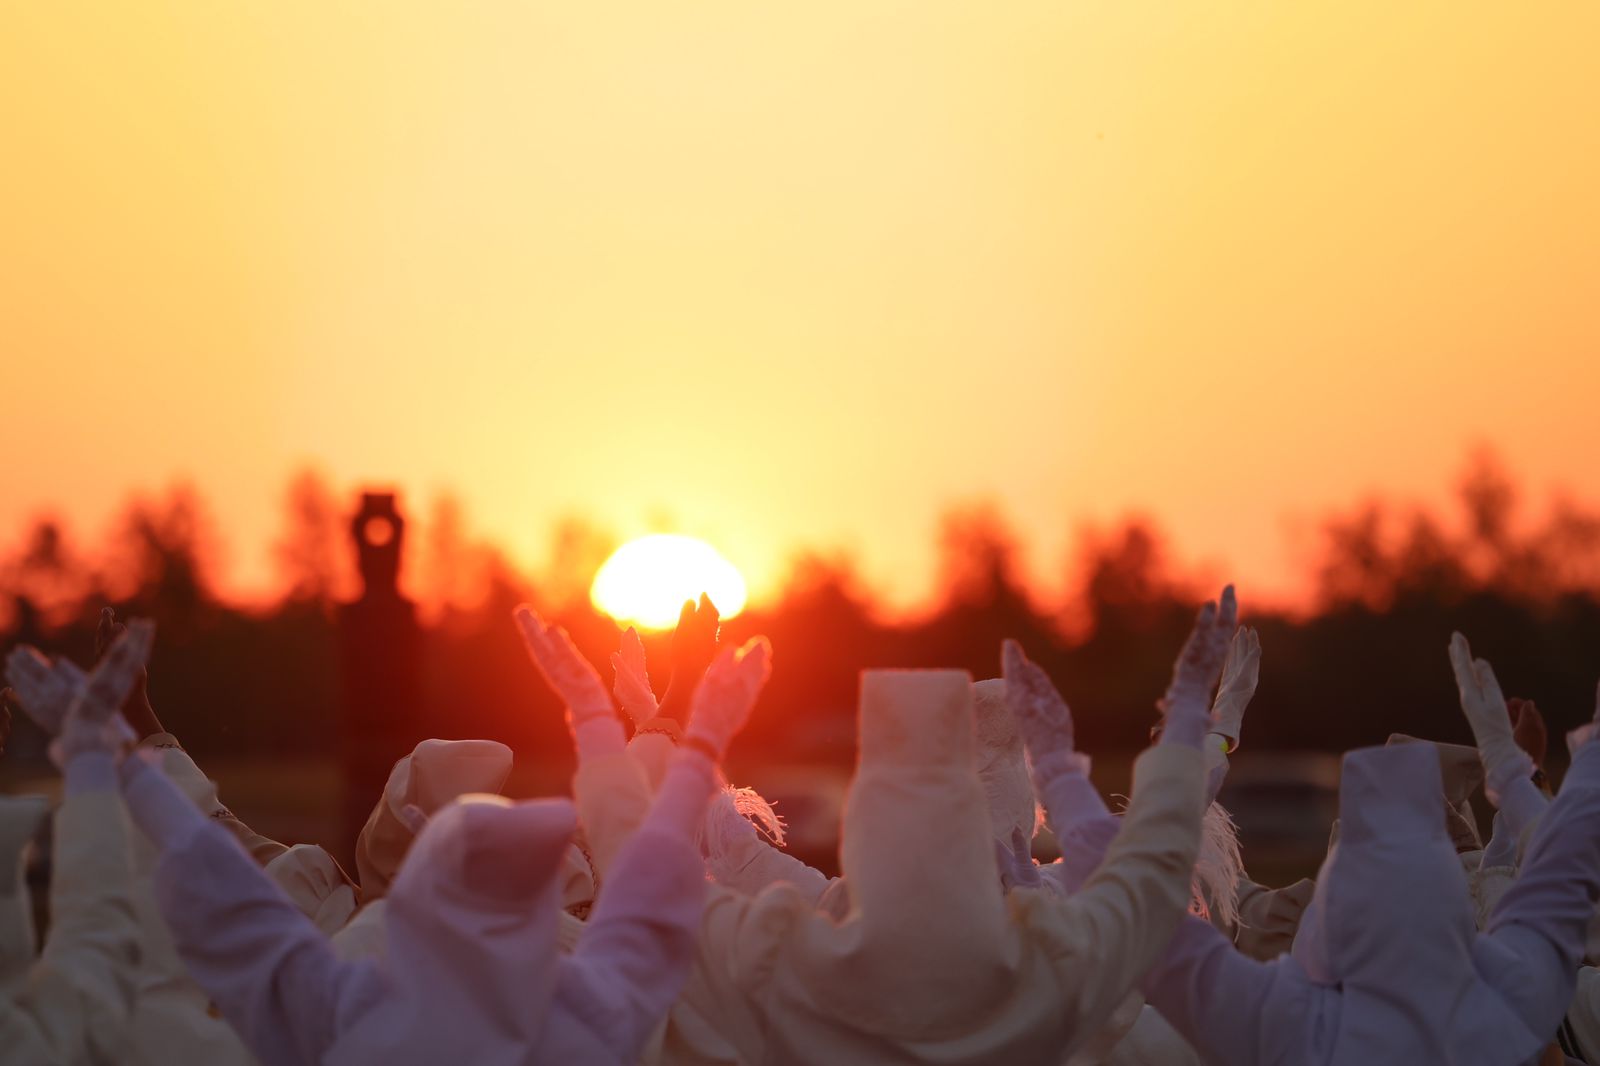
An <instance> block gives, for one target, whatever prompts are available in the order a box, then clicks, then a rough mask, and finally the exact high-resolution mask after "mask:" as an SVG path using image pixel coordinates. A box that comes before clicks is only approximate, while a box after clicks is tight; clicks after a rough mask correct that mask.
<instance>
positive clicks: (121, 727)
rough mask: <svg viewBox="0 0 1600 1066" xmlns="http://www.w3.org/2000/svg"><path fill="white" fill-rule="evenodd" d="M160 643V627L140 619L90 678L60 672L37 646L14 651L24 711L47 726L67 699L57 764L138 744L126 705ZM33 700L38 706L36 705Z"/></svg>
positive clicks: (54, 754)
mask: <svg viewBox="0 0 1600 1066" xmlns="http://www.w3.org/2000/svg"><path fill="white" fill-rule="evenodd" d="M154 642H155V624H154V623H152V622H149V621H146V620H142V619H135V620H134V621H132V622H130V623H129V624H128V627H127V631H126V632H125V633H123V634H122V635H121V636H120V637H118V638H117V639H116V641H115V642H114V643H113V644H112V645H111V647H110V648H109V649H108V650H107V651H106V654H105V656H104V657H103V658H102V659H101V660H100V664H99V665H98V666H96V667H95V669H94V671H93V672H92V673H90V674H89V675H88V676H87V677H83V674H82V671H80V670H78V669H77V668H76V667H72V668H71V669H67V670H62V669H57V668H56V667H54V666H53V665H52V664H51V663H50V662H49V660H47V659H46V658H45V657H44V656H43V655H41V654H40V653H39V652H38V651H37V650H36V649H34V648H31V647H19V648H16V649H14V650H13V651H12V653H11V655H10V656H9V657H8V659H7V662H6V674H7V678H8V680H10V682H11V687H12V688H13V689H14V690H16V692H17V696H18V699H19V700H20V701H21V702H22V709H23V710H24V711H27V712H28V714H29V716H30V717H32V718H34V719H35V721H37V722H38V723H39V725H40V727H41V728H48V726H49V724H52V723H55V722H56V708H57V707H58V706H59V701H60V700H61V698H62V696H63V695H65V697H66V710H65V711H64V712H62V713H61V715H60V717H59V722H58V724H59V731H58V732H57V733H56V737H55V740H54V741H53V742H52V743H51V745H50V757H51V759H52V760H53V761H54V762H55V763H56V765H57V766H61V767H65V766H66V764H67V763H68V762H70V761H72V759H73V757H74V756H77V755H80V754H83V753H85V752H96V751H100V752H105V753H107V754H110V755H118V754H120V753H121V752H122V750H123V748H124V747H125V746H127V745H129V744H132V743H133V742H134V741H136V740H138V737H137V736H135V735H134V732H133V730H132V729H130V728H129V727H128V724H127V723H126V722H124V721H123V720H122V713H121V712H122V704H123V702H124V701H125V700H126V699H127V698H128V693H129V692H131V691H133V685H134V682H135V681H136V680H137V679H138V676H139V671H141V670H143V669H144V666H145V663H146V661H147V660H148V659H149V658H150V647H151V645H152V644H153V643H154ZM78 678H82V680H76V679H78ZM30 699H31V700H34V701H36V702H35V703H33V704H30V702H29V701H30ZM35 708H37V709H35Z"/></svg>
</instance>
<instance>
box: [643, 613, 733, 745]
mask: <svg viewBox="0 0 1600 1066" xmlns="http://www.w3.org/2000/svg"><path fill="white" fill-rule="evenodd" d="M721 621H722V616H721V614H720V613H719V612H718V611H717V605H716V604H714V603H712V602H711V598H710V597H709V596H705V595H701V597H700V602H699V603H698V604H696V603H695V602H694V601H693V600H686V601H684V604H683V610H682V611H681V612H679V614H678V628H677V629H675V630H673V632H672V681H671V682H670V683H669V684H668V685H667V693H666V695H665V696H663V697H662V698H661V709H660V711H659V712H658V713H659V714H660V715H661V716H662V717H663V718H672V719H674V720H676V721H677V722H678V724H679V725H686V724H687V723H688V719H689V716H690V715H691V714H692V713H693V710H694V693H695V689H696V687H697V686H698V685H699V684H700V679H701V678H702V677H704V676H705V672H706V670H707V668H708V667H710V665H711V661H712V660H713V659H715V658H716V657H717V627H718V626H719V625H720V623H721Z"/></svg>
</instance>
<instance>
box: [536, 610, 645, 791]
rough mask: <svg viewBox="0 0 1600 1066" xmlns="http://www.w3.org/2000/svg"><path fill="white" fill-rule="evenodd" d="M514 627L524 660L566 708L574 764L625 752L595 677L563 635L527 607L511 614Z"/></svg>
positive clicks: (623, 740)
mask: <svg viewBox="0 0 1600 1066" xmlns="http://www.w3.org/2000/svg"><path fill="white" fill-rule="evenodd" d="M515 618H516V620H517V627H518V628H519V629H521V630H522V643H523V644H524V645H525V646H526V647H527V649H528V657H529V658H531V659H532V660H533V665H534V666H536V667H538V668H539V673H540V674H542V675H543V676H544V679H545V683H546V684H548V685H549V686H550V687H551V689H553V690H554V691H555V693H556V695H558V696H560V697H561V700H562V702H563V703H565V704H566V708H567V727H568V728H569V729H571V730H572V743H573V746H574V747H575V748H576V749H577V752H578V762H579V763H580V764H582V763H583V762H585V761H587V760H589V759H594V758H600V757H602V756H606V755H614V754H617V753H618V752H620V751H622V750H623V749H624V748H625V747H626V746H627V742H628V740H627V737H626V736H624V735H623V732H622V723H621V722H619V721H617V712H616V708H614V707H612V706H611V697H610V696H608V695H606V687H605V685H604V684H602V683H601V681H600V675H599V674H597V673H595V671H594V667H593V666H591V665H589V661H588V660H587V659H585V658H584V657H583V653H582V652H580V651H579V650H578V647H577V645H576V644H574V643H572V637H570V636H569V635H568V634H567V631H566V630H565V629H562V628H561V627H560V626H557V625H550V624H549V623H547V622H545V620H544V619H543V618H540V617H539V615H538V613H537V612H536V611H534V609H533V608H532V607H530V606H528V605H527V604H523V605H522V606H520V607H518V608H517V609H516V612H515Z"/></svg>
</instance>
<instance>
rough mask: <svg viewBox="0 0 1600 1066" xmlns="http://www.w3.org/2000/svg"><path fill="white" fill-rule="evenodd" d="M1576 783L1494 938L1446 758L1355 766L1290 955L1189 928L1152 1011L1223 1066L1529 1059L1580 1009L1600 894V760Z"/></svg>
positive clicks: (1149, 990) (1480, 1064)
mask: <svg viewBox="0 0 1600 1066" xmlns="http://www.w3.org/2000/svg"><path fill="white" fill-rule="evenodd" d="M1569 785H1570V786H1571V787H1570V788H1569V789H1564V790H1563V797H1562V800H1558V806H1559V807H1560V809H1559V810H1557V809H1554V808H1553V809H1552V811H1551V815H1550V817H1548V818H1547V819H1546V821H1545V822H1544V823H1543V824H1542V825H1541V826H1540V829H1539V832H1538V833H1537V834H1536V838H1535V840H1534V842H1533V844H1532V845H1530V852H1529V863H1528V865H1527V866H1526V867H1525V868H1524V870H1523V871H1522V874H1521V876H1519V878H1518V880H1517V883H1516V884H1514V885H1513V886H1512V887H1511V889H1510V890H1509V891H1508V892H1507V893H1506V895H1505V897H1504V898H1503V899H1502V900H1501V902H1500V904H1499V906H1498V907H1497V908H1496V911H1495V914H1494V915H1493V917H1492V918H1491V920H1490V923H1489V929H1488V931H1487V932H1485V933H1482V934H1479V933H1477V932H1476V929H1475V921H1474V915H1473V906H1472V901H1471V900H1470V898H1469V897H1468V894H1467V890H1466V884H1465V880H1464V878H1463V876H1462V872H1461V867H1460V863H1459V861H1458V860H1457V858H1456V855H1455V850H1454V848H1453V847H1452V845H1451V843H1450V840H1449V838H1448V836H1447V834H1446V831H1445V826H1444V819H1443V817H1442V812H1441V805H1440V803H1439V795H1440V794H1441V792H1442V789H1443V785H1442V781H1441V778H1440V767H1439V761H1438V759H1437V757H1436V756H1435V754H1434V753H1433V752H1432V751H1430V750H1428V749H1427V748H1425V747H1423V746H1420V745H1404V746H1400V747H1391V748H1372V749H1364V750H1360V751H1355V752H1352V753H1350V754H1349V755H1347V756H1346V757H1345V760H1344V776H1343V781H1342V784H1341V787H1340V797H1339V804H1340V815H1341V825H1342V831H1341V834H1340V839H1339V841H1338V843H1337V844H1336V845H1335V846H1334V847H1333V849H1332V850H1331V851H1330V853H1329V856H1328V859H1327V860H1326V861H1325V862H1324V864H1323V868H1322V871H1321V873H1320V874H1319V875H1318V878H1317V888H1316V892H1315V896H1314V898H1313V900H1312V903H1311V905H1310V907H1309V908H1308V910H1307V912H1306V914H1305V916H1304V919H1303V921H1302V923H1301V926H1300V931H1299V935H1298V936H1297V937H1296V939H1295V942H1294V947H1293V949H1292V952H1291V954H1290V955H1289V956H1287V957H1284V958H1280V959H1278V960H1276V961H1275V962H1272V963H1267V964H1261V963H1257V962H1254V961H1252V960H1249V959H1246V958H1245V957H1243V956H1242V955H1240V954H1238V953H1237V952H1235V951H1234V950H1233V949H1232V948H1231V947H1230V946H1229V945H1228V944H1227V941H1226V940H1225V939H1224V938H1223V937H1222V936H1221V934H1219V933H1217V931H1216V930H1214V929H1213V928H1211V927H1210V926H1209V925H1206V924H1205V923H1203V922H1198V921H1188V922H1185V923H1184V925H1183V927H1182V928H1181V929H1180V930H1179V932H1178V934H1177V935H1176V936H1175V937H1174V938H1173V941H1172V944H1171V945H1170V946H1169V948H1168V951H1167V954H1166V956H1165V957H1164V958H1163V959H1162V961H1161V962H1160V963H1159V964H1158V965H1157V966H1156V967H1155V968H1154V969H1153V970H1152V971H1151V973H1150V974H1149V975H1147V977H1146V979H1145V981H1144V988H1145V992H1146V996H1147V998H1148V1000H1149V1002H1150V1003H1151V1004H1152V1005H1154V1006H1155V1007H1157V1008H1158V1009H1159V1010H1161V1012H1162V1014H1163V1015H1164V1016H1165V1017H1166V1019H1167V1020H1168V1021H1169V1022H1171V1023H1172V1025H1173V1026H1174V1028H1176V1029H1177V1030H1178V1031H1179V1032H1180V1033H1182V1034H1183V1035H1184V1036H1185V1038H1186V1039H1188V1040H1189V1042H1190V1043H1191V1044H1193V1045H1194V1046H1195V1048H1196V1049H1197V1050H1199V1051H1200V1052H1201V1054H1202V1056H1203V1057H1204V1058H1205V1061H1207V1062H1211V1063H1229V1064H1232V1066H1253V1064H1256V1063H1265V1064H1274V1066H1276V1064H1284V1066H1287V1064H1290V1063H1305V1062H1315V1063H1327V1064H1330V1066H1346V1064H1348V1066H1370V1064H1371V1063H1376V1062H1428V1063H1441V1064H1446V1066H1457V1064H1459V1066H1466V1064H1469V1063H1470V1064H1475V1066H1520V1064H1522V1063H1525V1062H1528V1061H1530V1060H1531V1059H1532V1058H1533V1057H1535V1056H1536V1055H1538V1054H1539V1052H1540V1051H1541V1050H1542V1049H1543V1048H1544V1047H1545V1045H1546V1043H1547V1042H1548V1040H1549V1034H1553V1033H1554V1032H1555V1029H1556V1027H1557V1025H1558V1023H1559V1021H1560V1016H1561V1004H1564V1003H1566V1002H1567V1001H1568V999H1569V998H1570V996H1571V990H1572V982H1573V976H1572V975H1573V973H1574V972H1575V970H1576V966H1577V959H1578V957H1579V954H1580V953H1581V951H1582V945H1583V929H1584V926H1585V924H1586V923H1587V921H1588V919H1589V916H1590V914H1591V912H1592V908H1593V899H1594V898H1595V896H1596V895H1597V894H1600V787H1597V786H1600V752H1596V751H1590V750H1587V749H1586V750H1585V751H1584V753H1583V754H1581V755H1580V757H1579V759H1578V760H1575V762H1574V767H1573V771H1572V772H1571V773H1569ZM1569 791H1570V792H1571V795H1570V796H1569V794H1568V793H1569ZM1552 1005H1554V1007H1552Z"/></svg>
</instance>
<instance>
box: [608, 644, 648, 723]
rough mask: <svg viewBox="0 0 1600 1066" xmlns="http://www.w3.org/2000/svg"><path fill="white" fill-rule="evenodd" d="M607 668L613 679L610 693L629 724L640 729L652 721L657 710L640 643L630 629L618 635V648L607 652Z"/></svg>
mask: <svg viewBox="0 0 1600 1066" xmlns="http://www.w3.org/2000/svg"><path fill="white" fill-rule="evenodd" d="M611 668H612V670H613V671H615V676H616V679H615V681H614V682H613V683H612V685H611V691H612V694H614V695H615V696H616V697H617V702H618V703H620V704H622V709H623V710H624V711H626V712H627V715H628V717H629V718H631V719H633V724H634V725H635V726H642V725H644V724H645V723H646V722H648V721H650V719H652V718H654V717H655V716H656V714H657V712H658V710H659V708H658V707H657V705H656V694H655V690H654V689H652V688H651V687H650V674H649V672H648V671H647V670H646V669H645V662H644V642H643V641H641V640H640V639H639V632H638V630H636V629H634V628H633V627H632V626H629V627H628V629H627V631H626V632H624V633H623V634H622V644H621V646H620V647H619V648H618V649H617V650H616V651H614V652H612V653H611Z"/></svg>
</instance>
